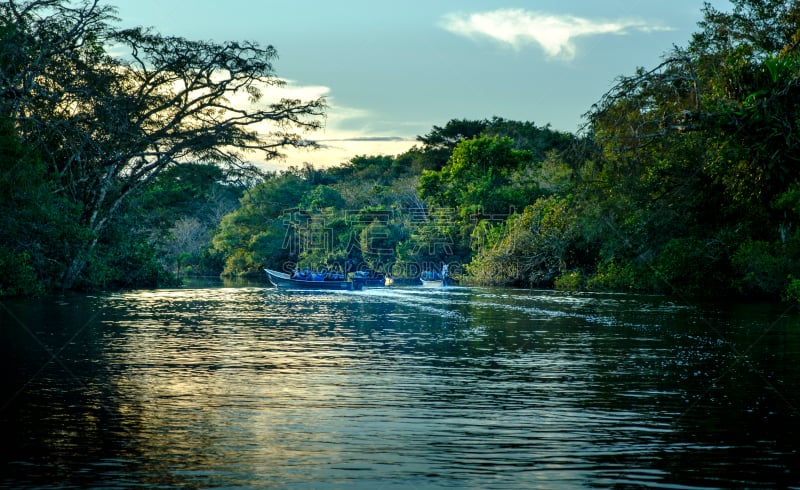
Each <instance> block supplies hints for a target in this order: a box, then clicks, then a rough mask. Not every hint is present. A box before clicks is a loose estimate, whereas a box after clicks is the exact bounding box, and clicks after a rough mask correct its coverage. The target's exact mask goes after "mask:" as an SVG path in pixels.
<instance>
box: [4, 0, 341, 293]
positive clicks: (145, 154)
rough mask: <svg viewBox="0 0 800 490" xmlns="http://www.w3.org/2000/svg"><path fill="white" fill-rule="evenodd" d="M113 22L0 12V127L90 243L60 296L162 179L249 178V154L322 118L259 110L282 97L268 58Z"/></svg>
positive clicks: (45, 11)
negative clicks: (185, 171) (204, 166)
mask: <svg viewBox="0 0 800 490" xmlns="http://www.w3.org/2000/svg"><path fill="white" fill-rule="evenodd" d="M113 13H114V10H113V8H111V7H108V6H101V5H99V3H98V2H97V0H94V1H90V0H83V1H81V2H78V3H74V2H70V1H68V0H27V1H20V2H17V1H13V0H11V1H7V2H4V3H2V4H0V37H1V38H0V115H2V116H3V117H6V118H9V119H10V120H12V121H13V122H14V124H15V126H16V129H17V131H18V133H19V135H20V137H21V139H22V140H23V142H24V143H25V144H26V145H30V146H31V148H33V149H34V150H35V151H36V152H38V153H39V154H40V155H41V156H42V159H43V162H44V164H45V165H46V166H47V168H48V170H49V172H50V173H51V174H52V175H54V176H56V178H57V185H58V192H59V193H61V194H62V195H64V196H66V197H67V198H68V199H70V200H71V201H72V202H75V203H77V204H79V205H80V207H81V210H82V212H81V215H80V219H79V223H80V225H81V226H83V227H85V228H86V230H87V231H88V233H89V234H90V238H89V239H88V240H85V241H84V243H83V244H82V247H80V248H79V249H77V250H75V251H74V252H73V253H72V254H71V256H70V257H69V264H68V266H67V267H65V269H64V272H63V274H62V277H61V284H62V286H64V287H70V286H72V285H73V284H74V283H75V281H76V279H77V278H78V277H79V275H80V274H81V272H82V271H83V270H84V268H85V267H86V265H87V261H88V260H89V257H90V256H91V254H92V250H93V249H94V247H96V246H97V244H98V242H99V240H100V239H101V237H102V235H103V233H104V231H105V230H106V229H107V227H108V225H109V222H110V221H111V220H113V219H114V218H115V216H116V215H117V214H118V212H119V210H120V209H121V206H122V204H123V203H124V202H125V201H126V200H128V199H130V197H131V196H132V195H133V194H134V193H135V192H136V191H137V190H138V189H139V188H140V187H141V186H142V185H143V184H145V183H147V182H149V181H151V180H152V179H153V178H154V177H155V176H156V175H158V174H159V172H161V171H162V170H163V169H164V168H166V167H167V166H169V165H172V164H180V163H182V162H186V161H192V160H195V161H206V162H213V163H218V164H223V165H230V166H238V167H239V168H242V169H244V170H247V171H253V170H254V168H253V167H252V165H250V164H248V163H247V160H246V158H245V153H248V152H251V151H260V152H263V156H264V158H266V159H269V158H274V157H276V156H278V155H279V151H280V149H281V148H283V147H285V146H308V145H311V143H309V142H307V141H306V140H304V139H302V138H301V136H300V135H299V134H298V131H302V130H306V129H315V128H318V127H320V124H321V123H320V122H319V116H322V115H323V112H324V108H325V101H324V100H323V99H316V100H310V101H301V100H295V99H280V100H272V101H267V100H266V97H267V95H269V91H270V89H271V88H275V87H281V86H283V85H284V82H283V81H282V80H281V79H279V78H278V77H277V76H276V74H275V72H274V69H273V66H272V60H274V59H275V57H276V56H277V54H276V51H275V49H274V48H273V47H272V46H267V47H262V46H260V45H258V44H256V43H250V42H227V43H222V44H218V43H212V42H202V41H189V40H186V39H183V38H179V37H168V36H162V35H159V34H156V33H153V32H151V31H149V30H146V29H140V28H137V29H117V28H114V27H113V26H112V24H111V22H112V21H113V20H114V18H113ZM110 46H114V50H115V52H116V51H118V50H121V49H127V50H128V52H129V54H128V55H127V56H126V57H125V58H118V57H114V56H112V55H111V54H110V52H109V47H110ZM263 127H268V128H269V129H268V130H267V131H266V132H265V131H259V129H261V128H263Z"/></svg>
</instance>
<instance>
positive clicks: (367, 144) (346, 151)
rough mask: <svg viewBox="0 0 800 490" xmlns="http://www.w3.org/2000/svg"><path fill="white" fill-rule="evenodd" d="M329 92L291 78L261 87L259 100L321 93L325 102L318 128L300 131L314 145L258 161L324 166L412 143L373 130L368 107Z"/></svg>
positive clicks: (272, 164)
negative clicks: (340, 100) (348, 102)
mask: <svg viewBox="0 0 800 490" xmlns="http://www.w3.org/2000/svg"><path fill="white" fill-rule="evenodd" d="M331 93H332V90H331V89H330V88H329V87H326V86H322V85H301V84H299V83H298V82H296V81H293V80H287V81H286V84H285V85H284V86H283V87H267V88H264V99H263V100H262V102H261V104H265V103H269V102H271V101H277V100H279V99H282V98H289V99H300V100H313V99H316V98H319V97H325V101H326V104H327V106H328V107H327V110H326V111H325V117H324V120H322V123H323V124H324V126H323V127H322V128H320V129H319V130H316V131H310V132H305V133H302V134H301V136H302V137H303V138H304V139H306V140H310V141H315V142H317V143H318V144H319V148H318V149H304V148H298V149H293V148H284V149H283V150H282V151H281V153H283V154H284V155H285V158H284V159H281V160H276V161H270V162H261V165H262V166H264V168H267V169H270V170H275V169H280V168H286V167H287V166H289V165H296V166H299V165H302V164H303V163H304V162H310V163H313V164H314V165H316V166H318V167H327V166H330V165H338V164H340V163H344V162H347V161H348V160H350V159H351V158H353V157H354V156H356V155H398V154H400V153H403V152H405V151H407V150H408V149H409V148H411V147H412V146H413V145H414V144H415V143H416V140H414V139H411V138H407V137H404V136H402V135H396V134H386V133H383V132H376V131H375V130H374V129H373V128H370V125H369V121H370V119H371V118H372V117H373V114H372V113H371V112H370V111H368V110H365V109H360V108H356V107H347V106H344V105H341V104H338V103H337V101H336V98H335V97H334V96H332V95H331ZM237 97H241V99H240V100H237V102H239V103H241V104H243V105H246V104H248V102H247V100H246V94H244V93H242V94H237ZM273 129H274V128H273V127H272V126H271V125H270V124H268V123H263V124H262V125H261V126H260V127H259V130H260V131H261V132H262V133H268V132H270V131H271V130H273Z"/></svg>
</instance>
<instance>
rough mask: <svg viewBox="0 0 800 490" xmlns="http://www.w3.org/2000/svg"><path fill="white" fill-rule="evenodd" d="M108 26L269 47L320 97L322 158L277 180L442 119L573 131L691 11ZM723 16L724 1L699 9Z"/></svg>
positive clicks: (690, 24)
mask: <svg viewBox="0 0 800 490" xmlns="http://www.w3.org/2000/svg"><path fill="white" fill-rule="evenodd" d="M106 1H107V3H109V4H111V5H114V6H116V7H117V8H118V16H119V17H120V19H121V20H120V23H119V25H120V26H123V27H132V26H147V27H153V28H154V29H155V30H157V31H158V32H160V33H162V34H165V35H177V36H183V37H186V38H190V39H198V40H200V39H203V40H215V41H226V40H250V41H257V42H259V43H262V44H264V45H267V44H270V45H273V46H275V48H276V49H277V51H278V54H279V59H278V60H277V62H276V63H275V68H276V71H277V74H278V76H280V77H281V78H284V79H286V80H287V81H288V82H289V86H288V87H289V88H290V89H291V90H292V91H295V92H296V93H297V94H299V95H300V96H309V97H312V96H313V97H316V96H325V97H326V98H327V99H328V103H329V105H330V108H329V110H328V115H327V118H326V120H325V129H324V130H323V131H321V132H319V133H316V134H313V135H310V136H309V137H310V138H311V139H315V140H317V141H319V142H320V143H322V144H323V145H324V147H325V148H324V149H322V150H317V151H313V152H308V151H304V152H300V153H290V154H289V155H288V157H287V159H286V161H284V162H271V163H270V164H269V165H268V167H270V168H281V167H286V166H287V165H297V164H301V163H303V162H310V163H313V164H314V165H315V166H321V167H322V166H328V165H333V164H339V163H342V162H345V161H347V160H348V159H349V158H351V157H353V156H355V155H364V154H365V155H377V154H389V155H395V154H399V153H401V152H403V151H405V150H406V149H408V148H410V147H411V146H413V145H414V143H415V141H414V139H415V137H416V136H417V135H422V134H426V133H427V132H429V131H430V130H431V128H432V127H433V126H434V125H439V126H441V125H444V124H445V123H447V121H449V120H450V119H456V118H458V119H460V118H466V119H484V118H491V117H493V116H498V117H503V118H506V119H512V120H520V121H532V122H534V123H535V124H536V125H539V126H543V125H545V124H550V125H551V126H552V127H553V128H555V129H559V130H563V131H570V132H575V131H577V130H578V128H579V127H580V125H581V124H582V122H583V120H582V118H581V116H582V114H584V113H585V112H586V111H588V110H589V109H590V108H591V106H592V104H593V103H595V102H597V101H598V100H599V99H600V97H601V96H602V95H603V94H604V93H605V92H606V91H608V90H609V89H610V88H611V86H612V85H613V82H614V80H615V78H616V77H618V76H620V75H630V74H632V73H633V72H634V71H635V69H636V68H637V67H639V66H644V67H654V66H655V65H657V64H658V62H659V61H660V59H661V57H662V55H663V54H664V53H666V52H667V51H668V50H669V49H670V48H671V47H672V46H673V45H679V46H684V45H686V43H687V42H688V41H689V39H690V36H691V34H692V33H693V32H695V31H697V22H698V21H699V20H700V19H701V18H702V12H701V8H702V6H703V2H702V1H696V0H692V1H690V0H672V1H670V2H663V1H656V0H639V1H637V0H561V1H558V2H553V1H543V0H529V1H521V0H509V1H496V0H424V1H420V0H406V1H403V2H383V1H379V0H366V1H362V0H340V1H328V0H293V1H285V0H284V1H277V0H225V1H220V0H106ZM710 3H711V4H712V5H714V6H715V7H716V8H719V9H722V10H727V9H728V8H729V4H728V2H727V1H725V0H714V1H711V2H710Z"/></svg>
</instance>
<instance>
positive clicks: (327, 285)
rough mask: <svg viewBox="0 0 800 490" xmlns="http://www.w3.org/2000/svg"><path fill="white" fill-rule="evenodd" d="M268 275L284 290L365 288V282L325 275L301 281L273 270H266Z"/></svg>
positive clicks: (346, 289) (273, 282)
mask: <svg viewBox="0 0 800 490" xmlns="http://www.w3.org/2000/svg"><path fill="white" fill-rule="evenodd" d="M264 271H266V273H267V278H269V282H271V283H272V284H273V285H274V286H275V287H276V288H282V289H316V290H339V291H352V290H359V289H362V288H363V287H364V282H363V281H361V280H359V279H355V280H353V281H348V280H347V279H345V278H341V279H338V278H333V279H332V278H330V277H326V276H325V275H324V274H311V275H309V276H308V278H304V279H299V278H293V277H292V276H290V275H289V274H286V273H284V272H278V271H274V270H272V269H264Z"/></svg>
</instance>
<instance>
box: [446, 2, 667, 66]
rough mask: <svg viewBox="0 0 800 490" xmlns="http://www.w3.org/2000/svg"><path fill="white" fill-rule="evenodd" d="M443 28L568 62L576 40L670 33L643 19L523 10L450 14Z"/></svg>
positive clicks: (572, 53)
mask: <svg viewBox="0 0 800 490" xmlns="http://www.w3.org/2000/svg"><path fill="white" fill-rule="evenodd" d="M440 25H441V27H442V28H444V29H446V30H448V31H450V32H452V33H454V34H458V35H461V36H466V37H473V38H474V37H488V38H490V39H493V40H495V41H498V42H501V43H503V44H507V45H509V46H511V47H512V48H514V49H521V48H522V47H524V46H526V45H529V44H538V45H539V46H540V47H541V48H542V49H543V50H544V52H545V54H546V55H547V56H548V57H549V58H559V59H564V60H571V59H573V58H574V57H575V54H576V50H577V48H576V46H575V43H574V42H573V40H574V39H575V38H577V37H581V36H594V35H600V34H617V35H620V34H627V33H628V32H630V31H641V32H652V31H664V30H670V28H668V27H664V26H660V25H654V24H651V23H647V22H645V21H643V20H640V19H618V20H593V19H586V18H583V17H575V16H571V15H550V14H543V13H540V12H533V11H529V10H523V9H500V10H493V11H490V12H480V13H474V14H469V15H465V14H449V15H446V16H445V17H444V18H443V19H442V21H441V23H440Z"/></svg>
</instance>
